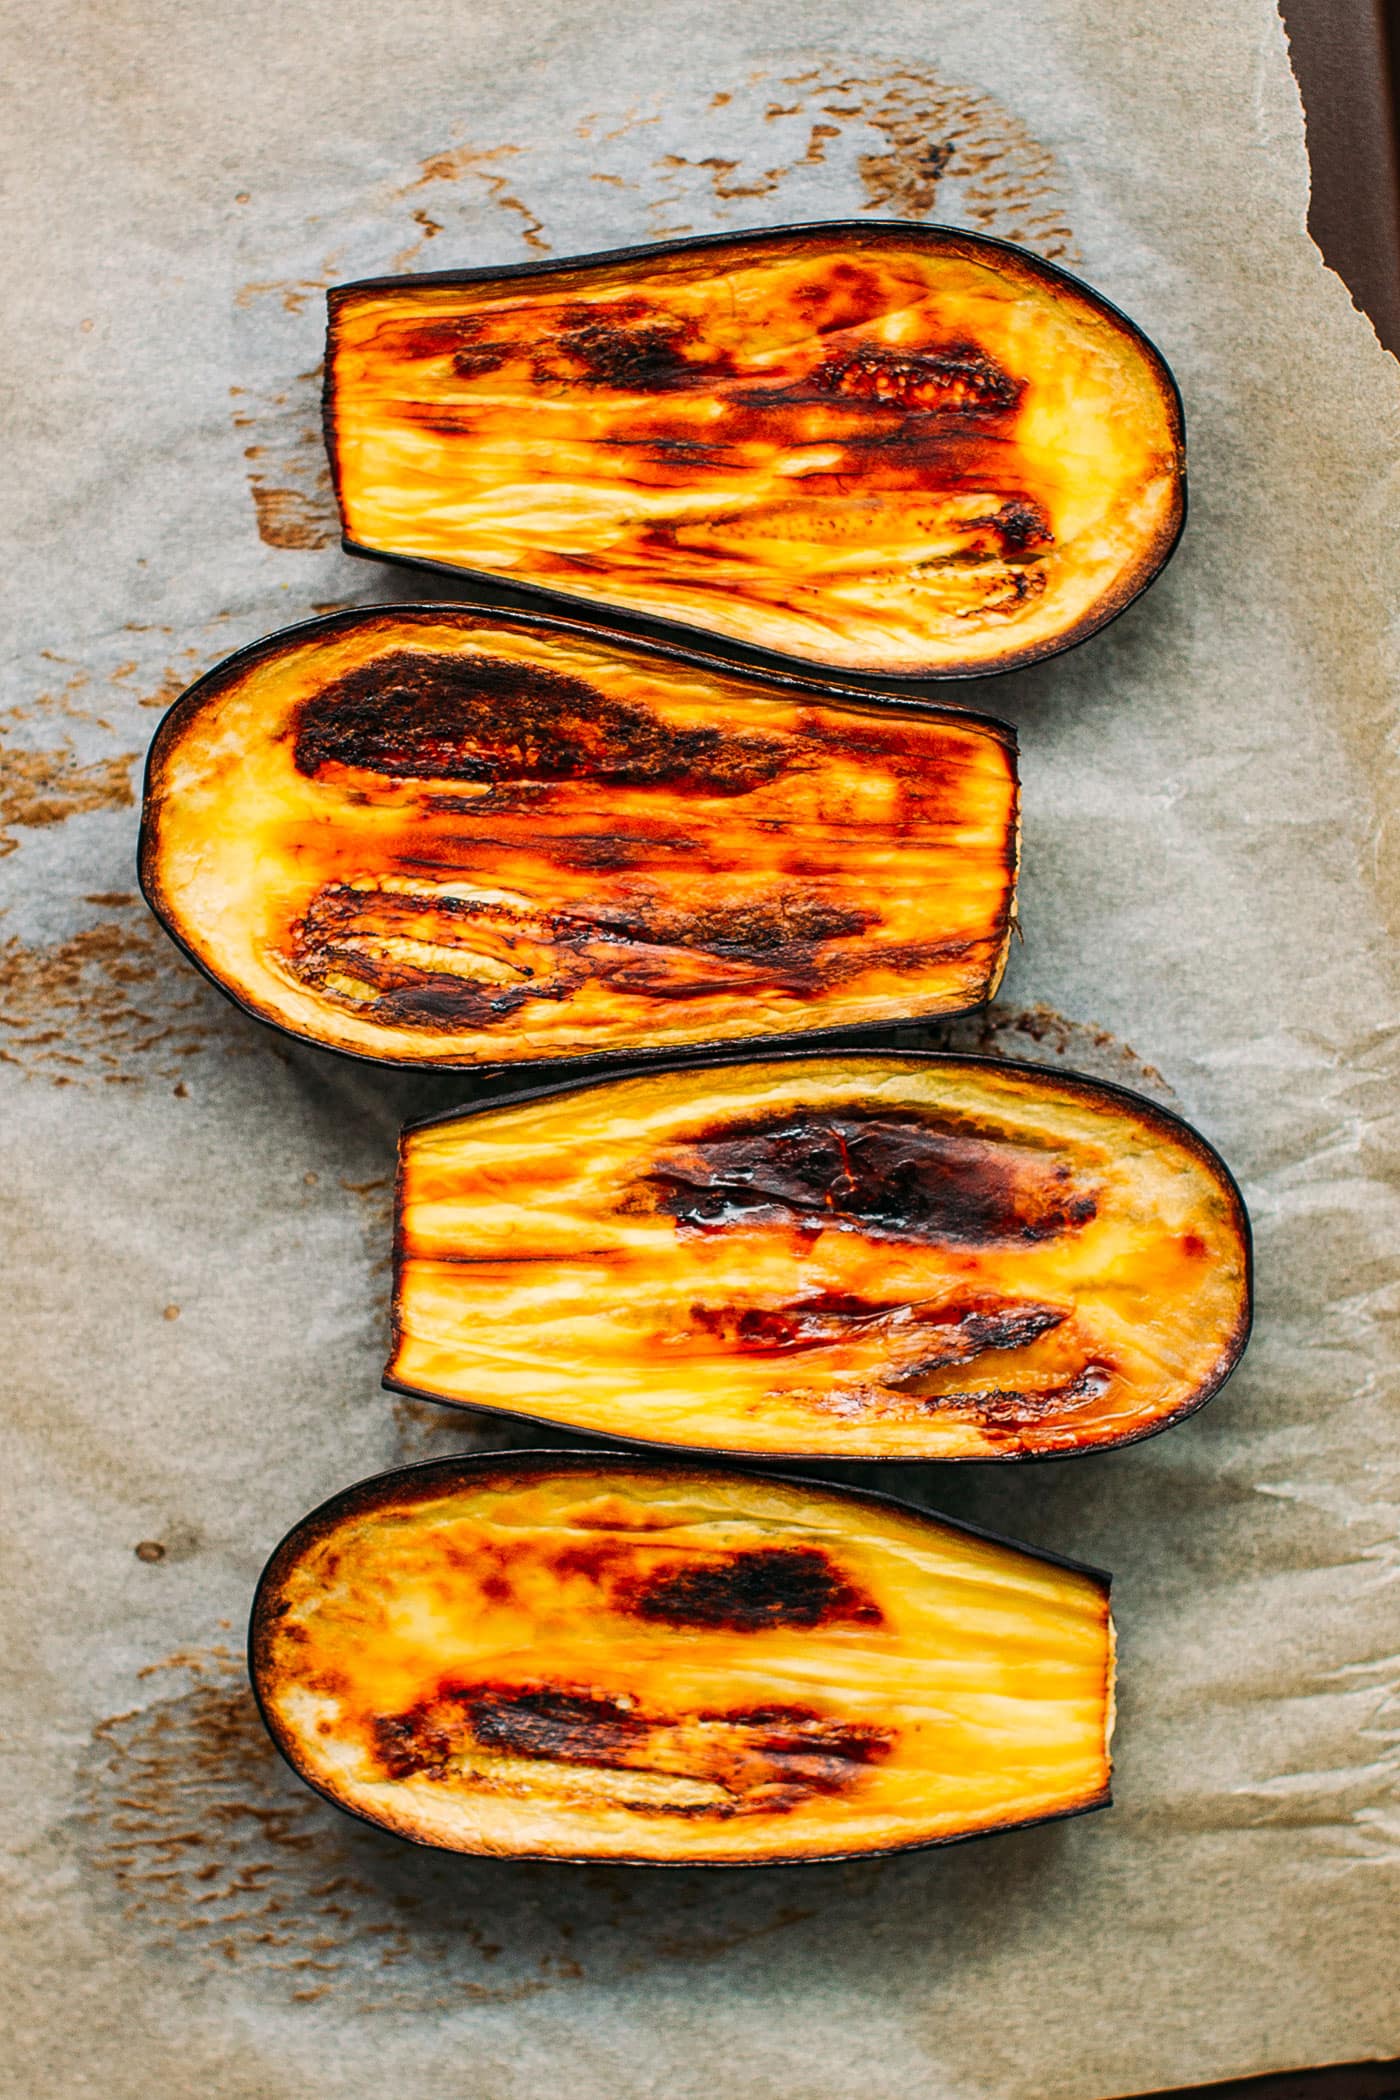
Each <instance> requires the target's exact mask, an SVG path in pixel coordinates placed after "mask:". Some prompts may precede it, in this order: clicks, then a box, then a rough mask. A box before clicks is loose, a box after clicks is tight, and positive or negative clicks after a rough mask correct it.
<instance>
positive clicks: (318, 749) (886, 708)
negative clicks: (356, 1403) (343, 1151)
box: [141, 606, 1017, 1065]
mask: <svg viewBox="0 0 1400 2100" xmlns="http://www.w3.org/2000/svg"><path fill="white" fill-rule="evenodd" d="M1016 850H1017V799H1016V748H1015V738H1014V736H1013V734H1012V732H1011V731H1010V730H1009V729H1007V728H1005V727H1004V726H1003V725H1001V724H999V723H995V722H990V721H986V720H983V719H981V718H979V717H977V716H974V715H966V714H962V713H958V712H954V711H950V710H948V709H942V708H935V707H930V706H927V705H921V704H919V703H918V702H907V703H901V702H884V703H876V704H870V703H866V702H863V701H862V700H861V698H860V696H858V695H857V696H855V697H854V698H853V697H851V696H849V695H845V696H843V695H842V694H841V693H840V692H838V691H835V690H833V689H832V688H831V687H827V686H819V685H814V684H811V683H808V682H806V681H802V680H796V679H788V678H783V677H781V676H777V677H775V676H773V675H764V674H757V673H748V672H742V671H736V670H734V669H732V668H730V667H727V666H724V665H721V664H716V663H713V662H711V661H710V660H709V659H707V658H703V657H697V656H692V655H689V654H685V653H682V652H680V651H678V650H675V649H669V648H666V647H662V646H657V645H655V644H647V643H642V642H633V641H628V640H625V639H621V638H619V637H618V636H616V635H610V634H606V633H602V632H600V631H598V630H596V629H589V628H581V627H574V626H570V625H566V624H564V623H562V622H560V621H557V620H549V619H539V618H531V617H528V616H525V615H520V614H511V613H497V612H492V613H486V612H479V611H473V610H468V609H464V608H461V607H454V606H414V607H394V606H390V607H382V608H379V609H376V610H373V611H368V612H354V613H346V614H341V615H338V616H336V617H333V618H331V619H327V620H321V621H314V622H311V623H309V624H307V625H305V626H302V627H294V628H291V629H289V630H288V631H287V632H285V633H283V634H278V635H274V636H272V637H271V639H270V640H268V641H265V642H261V643H259V644H258V645H257V646H256V647H254V648H251V649H245V650H243V651H242V652H241V653H240V654H238V655H237V656H234V657H231V658H230V659H229V660H228V661H227V662H226V663H224V664H221V665H220V666H219V667H218V669H216V670H214V671H212V672H211V673H210V674H209V675H208V677H206V678H202V679H201V680H200V681H199V683H198V684H197V685H195V686H193V687H192V688H191V689H190V691H189V692H187V693H186V694H185V695H184V696H183V698H182V699H180V700H179V701H177V702H176V704H175V706H174V707H173V708H172V709H171V711H170V713H169V714H168V715H167V716H166V717H165V720H164V721H163V722H162V723H161V725H160V728H159V730H158V731H157V733H156V738H155V742H154V745H153V746H152V751H151V758H150V764H149V767H148V769H147V778H146V798H145V810H144V816H143V823H142V845H141V870H142V885H143V887H144V889H145V893H146V896H147V899H148V900H149V902H150V904H151V906H152V909H153V910H154V911H155V913H156V916H157V917H158V918H159V919H160V920H161V921H162V923H163V924H164V925H165V927H166V929H167V930H168V931H169V932H170V933H171V934H173V935H174V937H175V939H176V940H177V941H178V942H179V943H180V944H181V946H182V947H184V949H185V950H186V952H187V953H188V954H189V955H191V956H192V957H193V958H194V960H195V961H196V962H197V963H199V964H200V965H201V967H202V968H203V969H204V970H205V971H206V972H207V973H208V974H209V976H210V977H212V978H213V980H214V982H215V983H216V984H218V985H219V986H221V987H222V989H223V990H224V991H226V992H228V993H229V994H231V996H232V997H233V998H235V999H237V1000H238V1001H239V1003H240V1004H241V1005H243V1006H244V1007H246V1008H247V1009H248V1010H249V1011H250V1012H252V1013H255V1014H258V1015H260V1016H261V1017H262V1018H263V1019H264V1020H267V1021H272V1022H274V1023H276V1024H277V1025H278V1026H279V1027H281V1028H284V1029H286V1030H287V1031H288V1032H289V1033H291V1034H293V1035H296V1036H300V1037H303V1038H305V1039H306V1040H307V1041H310V1042H314V1043H319V1044H321V1045H323V1046H325V1047H327V1048H329V1049H333V1050H343V1051H351V1052H354V1053H357V1054H358V1055H360V1056H362V1057H370V1058H378V1059H381V1060H385V1061H387V1062H390V1063H394V1064H404V1065H433V1064H437V1065H480V1064H504V1063H509V1062H511V1061H514V1060H523V1059H541V1058H569V1057H575V1058H577V1057H587V1056H594V1055H598V1054H602V1053H611V1052H617V1051H637V1050H649V1049H654V1048H657V1047H665V1046H667V1045H671V1046H676V1045H681V1044H696V1043H711V1042H715V1043H722V1042H725V1041H728V1040H731V1039H733V1038H737V1037H752V1036H765V1035H766V1036H780V1035H786V1034H790V1033H807V1032H810V1031H813V1030H816V1031H825V1030H830V1029H840V1028H848V1027H856V1026H863V1025H865V1024H868V1023H870V1022H879V1021H889V1020H894V1019H898V1018H901V1017H905V1016H914V1015H930V1014H946V1013H953V1012H958V1011H960V1010H963V1009H965V1008H967V1007H971V1006H976V1005H979V1004H980V1003H981V1002H982V1001H983V1000H984V999H987V998H989V997H990V996H991V993H992V992H993V990H994V989H995V987H996V984H997V981H998V979H999V978H1000V976H1001V971H1002V966H1003V964H1004V962H1005V958H1006V948H1007V942H1008V940H1009V937H1010V932H1011V924H1012V916H1013V912H1014V903H1015V885H1016Z"/></svg>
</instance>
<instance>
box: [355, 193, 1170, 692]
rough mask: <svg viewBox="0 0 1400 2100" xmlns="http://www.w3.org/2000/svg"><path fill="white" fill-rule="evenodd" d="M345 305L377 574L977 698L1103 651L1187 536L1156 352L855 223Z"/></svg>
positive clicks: (443, 284)
mask: <svg viewBox="0 0 1400 2100" xmlns="http://www.w3.org/2000/svg"><path fill="white" fill-rule="evenodd" d="M329 296H330V333H329V340H328V346H327V360H326V433H327V442H328V445H329V447H330V453H331V460H332V466H333V469H334V474H335V482H336V488H337V492H338V496H339V501H340V507H341V513H342V517H343V521H344V526H345V535H346V544H347V545H348V546H350V547H351V548H353V549H354V550H356V551H359V552H364V553H379V554H388V555H393V556H397V557H400V558H403V559H408V560H417V561H423V562H428V563H432V564H434V565H437V566H446V567H450V568H465V569H469V570H475V571H477V572H480V573H483V574H489V575H493V576H496V577H499V578H504V579H507V580H509V582H511V583H512V584H514V585H517V586H524V587H526V588H532V589H535V590H540V591H545V592H548V593H550V594H553V595H558V594H561V593H562V594H565V595H566V596H570V597H573V598H575V599H579V598H582V599H586V600H589V601H591V602H593V603H594V604H596V605H598V606H600V607H604V608H609V609H612V610H626V611H630V612H632V613H637V614H645V615H649V616H652V617H655V618H661V619H665V620H670V621H679V622H683V623H685V624H686V625H688V626H691V627H698V628H702V629H705V630H708V631H711V632H714V633H717V634H722V635H726V636H729V637H732V638H733V639H735V640H737V641H740V642H744V643H748V644H751V645H756V646H758V647H761V648H765V649H769V650H778V651H781V652H784V653H786V654H788V655H791V656H797V657H801V658H804V659H806V660H807V661H809V662H815V663H820V664H826V665H832V666H840V667H843V668H845V669H848V670H861V671H868V672H875V673H878V674H881V675H884V676H887V677H889V676H895V675H901V676H906V677H958V676H967V675H969V674H973V673H977V672H983V671H998V670H1005V669H1008V668H1009V667H1011V666H1012V665H1015V664H1023V663H1028V662H1030V661H1032V660H1034V659H1035V658H1038V657H1042V656H1046V655H1049V654H1052V653H1053V652H1054V651H1056V650H1058V649H1063V648H1067V647H1068V646H1069V645H1070V644H1071V643H1074V642H1077V641H1080V640H1082V639H1083V638H1084V637H1085V636H1086V635H1088V634H1091V633H1093V632H1094V631H1095V629H1097V628H1099V627H1102V626H1103V625H1104V624H1105V622H1106V621H1108V620H1110V619H1112V618H1113V617H1114V615H1115V614H1117V613H1118V612H1121V611H1122V609H1123V607H1124V606H1125V605H1126V604H1127V603H1128V602H1129V601H1130V600H1131V599H1132V598H1133V597H1135V596H1136V595H1137V593H1138V592H1139V591H1140V590H1142V589H1143V588H1144V587H1145V586H1146V585H1147V584H1148V583H1149V582H1150V581H1151V579H1152V577H1153V576H1154V575H1155V574H1156V572H1157V571H1158V569H1160V568H1161V566H1162V564H1163V563H1164V562H1165V561H1166V559H1167V557H1168V555H1169V554H1170V553H1171V551H1172V548H1173V546H1174V545H1175V543H1176V539H1177V536H1178V533H1179V532H1180V528H1181V524H1182V520H1183V517H1184V514H1185V466H1184V459H1185V454H1184V437H1183V428H1182V418H1181V404H1180V400H1179V398H1178V395H1177V392H1176V388H1175V385H1174V383H1173V381H1172V378H1171V374H1170V373H1169V371H1168V370H1167V367H1166V366H1165V364H1164V363H1163V362H1162V359H1161V357H1160V356H1159V355H1158V353H1157V352H1156V350H1154V349H1153V347H1152V345H1151V344H1150V343H1149V342H1148V341H1147V340H1146V338H1145V337H1144V336H1143V335H1142V334H1141V333H1140V331H1139V330H1138V329H1136V328H1135V327H1134V326H1133V325H1132V323H1131V322H1129V321H1128V320H1127V319H1125V317H1124V316H1123V315H1122V314H1120V313H1118V312H1117V311H1116V309H1114V308H1113V307H1111V306H1110V305H1108V303H1107V302H1106V301H1105V300H1103V299H1101V298H1099V296H1098V295H1097V294H1096V293H1095V292H1093V291H1091V290H1090V289H1089V287H1088V286H1087V285H1083V284H1080V283H1079V282H1078V281H1077V280H1076V279H1074V278H1072V277H1067V276H1066V275H1065V274H1064V272H1063V271H1060V270H1057V269H1055V268H1054V267H1052V266H1051V265H1050V264H1047V263H1044V262H1042V261H1041V260H1040V258H1039V257H1038V256H1035V255H1031V254H1029V253H1028V252H1027V251H1026V250H1024V249H1020V248H1014V247H1009V246H1007V245H1006V244H1005V243H1003V242H998V241H991V240H987V239H984V238H981V237H979V236H978V235H975V234H968V233H961V232H955V231H952V230H950V229H948V228H946V227H927V226H908V225H899V224H889V225H870V224H863V223H842V222H835V223H832V224H828V225H817V226H804V227H792V228H786V229H779V230H776V231H772V232H767V233H753V234H741V235H737V236H733V237H730V236H721V237H705V238H702V239H700V240H691V241H681V242H676V243H673V244H670V245H662V246H658V247H648V248H637V249H627V250H621V251H618V252H617V253H616V254H613V255H606V256H589V257H584V258H583V259H581V260H580V261H577V262H561V263H545V264H535V263H531V264H526V265H523V266H517V267H515V268H511V269H501V270H494V271H493V270H469V271H463V272H461V273H444V274H441V275H434V274H429V275H422V276H413V277H398V278H379V279H373V280H369V281H367V282H365V283H361V284H351V285H344V286H341V287H339V288H337V289H336V290H334V291H332V292H331V293H330V295H329Z"/></svg>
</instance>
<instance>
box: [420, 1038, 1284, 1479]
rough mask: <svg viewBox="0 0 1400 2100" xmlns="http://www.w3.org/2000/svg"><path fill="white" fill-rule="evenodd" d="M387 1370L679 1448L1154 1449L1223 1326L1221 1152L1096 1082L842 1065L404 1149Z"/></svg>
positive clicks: (658, 1094) (870, 1061)
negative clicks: (1139, 1441)
mask: <svg viewBox="0 0 1400 2100" xmlns="http://www.w3.org/2000/svg"><path fill="white" fill-rule="evenodd" d="M396 1245H397V1255H396V1273H395V1296H394V1322H395V1327H394V1342H393V1350H392V1354H391V1357H390V1361H389V1366H388V1377H389V1379H390V1381H391V1382H392V1383H394V1384H396V1385H400V1386H403V1387H405V1388H406V1389H408V1390H410V1391H414V1392H420V1393H424V1394H428V1395H431V1396H433V1397H435V1398H440V1399H448V1400H455V1401H459V1402H462V1403H464V1404H466V1405H469V1406H473V1407H483V1406H493V1407H500V1408H503V1409H506V1410H509V1411H513V1412H518V1413H520V1414H524V1415H531V1416H535V1417H538V1418H540V1419H543V1420H546V1421H549V1422H552V1423H557V1424H562V1425H567V1426H568V1427H570V1428H573V1429H579V1430H587V1431H591V1432H594V1433H603V1434H607V1435H610V1436H616V1437H624V1438H628V1439H632V1440H642V1441H649V1442H655V1443H660V1444H670V1445H675V1446H692V1447H702V1448H706V1449H710V1450H721V1451H733V1452H745V1453H749V1454H752V1455H755V1456H758V1455H787V1456H811V1457H816V1456H821V1457H828V1458H903V1459H919V1458H928V1459H948V1458H959V1459H963V1458H973V1459H985V1458H997V1459H1000V1458H1019V1457H1026V1456H1036V1455H1053V1454H1061V1455H1063V1454H1067V1453H1073V1452H1079V1451H1088V1450H1094V1449H1102V1448H1104V1447H1106V1446H1110V1445H1113V1444H1119V1443H1124V1442H1131V1441H1133V1440H1134V1439H1136V1438H1138V1437H1142V1436H1146V1435H1149V1434H1151V1433H1152V1432H1153V1431H1154V1430H1156V1429H1160V1428H1161V1427H1163V1426H1164V1424H1166V1423H1168V1422H1170V1421H1173V1420H1175V1419H1177V1418H1179V1417H1180V1416H1182V1415H1184V1414H1187V1413H1189V1412H1190V1411H1191V1410H1192V1409H1193V1408H1195V1407H1197V1406H1199V1405H1200V1404H1201V1403H1202V1401H1204V1400H1205V1399H1207V1398H1209V1397H1210V1395H1211V1394H1212V1393H1214V1392H1215V1391H1216V1390H1217V1389H1218V1388H1219V1386H1220V1385H1221V1384H1222V1383H1223V1382H1224V1380H1225V1378H1226V1377H1227V1376H1228V1375H1229V1372H1230V1370H1231V1368H1232V1367H1233V1365H1234V1363H1235V1362H1236V1360H1237V1359H1238V1357H1239V1354H1240V1352H1241V1350H1242V1349H1243V1347H1244V1342H1245V1338H1246V1335H1247V1333H1248V1327H1249V1309H1250V1249H1249V1228H1248V1222H1247V1220H1246V1217H1245V1213H1244V1208H1243V1205H1242V1203H1241V1201H1240V1198H1239V1195H1238V1192H1237V1191H1236V1189H1235V1186H1234V1183H1233V1182H1232V1181H1231V1179H1230V1176H1229V1174H1228V1172H1227V1171H1226V1169H1225V1167H1224V1166H1223V1165H1222V1163H1221V1161H1220V1160H1219V1158H1218V1157H1217V1156H1216V1154H1215V1153H1213V1152H1212V1151H1211V1149H1210V1148H1209V1146H1207V1145H1206V1144H1205V1143H1204V1142H1203V1141H1202V1140H1201V1139H1200V1138H1199V1137H1197V1136H1196V1134H1195V1133H1194V1132H1193V1131H1191V1130H1190V1129H1189V1128H1188V1127H1187V1126H1186V1125H1185V1124H1183V1123H1181V1122H1180V1121H1179V1120H1178V1119H1177V1118H1176V1117H1174V1116H1171V1115H1169V1114H1167V1113H1166V1112H1165V1111H1163V1110H1162V1109H1159V1108H1158V1107H1156V1106H1155V1104H1153V1103H1151V1102H1148V1101H1145V1100H1143V1099H1142V1098H1141V1097H1139V1096H1135V1095H1131V1094H1127V1093H1124V1092H1123V1091H1121V1090H1120V1089H1117V1088H1113V1087H1106V1086H1099V1085H1096V1084H1095V1083H1093V1082H1091V1081H1087V1080H1077V1079H1075V1078H1073V1077H1070V1076H1067V1075H1064V1074H1061V1073H1057V1072H1049V1071H1046V1070H1044V1069H1041V1068H1038V1067H1033V1066H1017V1065H1011V1064H999V1063H996V1062H993V1061H990V1060H980V1061H979V1060H964V1059H957V1058H945V1057H930V1056H925V1057H919V1056H917V1055H915V1056H904V1057H896V1056H873V1055H869V1054H861V1053H855V1052H843V1053H840V1054H830V1055H828V1054H822V1055H812V1056H809V1057H805V1058H791V1059H781V1060H780V1059H774V1060H772V1061H771V1062H767V1063H764V1062H756V1063H728V1064H723V1065H709V1066H693V1067H691V1068H689V1069H685V1070H673V1071H669V1072H656V1073H652V1074H648V1075H646V1076H637V1077H630V1078H626V1079H620V1080H616V1081H613V1082H611V1083H607V1084H598V1085H592V1086H586V1087H579V1088H577V1089H574V1090H560V1091H558V1092H556V1093H553V1094H551V1095H550V1096H548V1097H545V1098H541V1099H539V1100H536V1101H526V1102H523V1103H520V1104H517V1105H511V1104H508V1103H505V1104H501V1105H500V1106H497V1107H490V1108H483V1109H480V1110H477V1111H471V1112H468V1113H466V1114H464V1115H462V1116H460V1117H455V1118H454V1117H448V1118H445V1119H442V1120H440V1121H438V1122H435V1123H431V1124H426V1125H424V1126H422V1127H420V1128H418V1129H412V1130H409V1131H407V1132H406V1133H405V1135H404V1139H403V1143H402V1150H401V1167H400V1175H399V1189H398V1232H397V1241H396Z"/></svg>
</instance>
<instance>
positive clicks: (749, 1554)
mask: <svg viewBox="0 0 1400 2100" xmlns="http://www.w3.org/2000/svg"><path fill="white" fill-rule="evenodd" d="M620 1601H621V1604H622V1608H623V1609H624V1610H625V1611H628V1612H630V1613H631V1614H632V1615H633V1616H634V1617H636V1618H639V1619H653V1620H656V1621H657V1622H658V1623H659V1624H661V1625H664V1626H689V1627H695V1628H701V1627H711V1628H715V1629H723V1630H724V1631H726V1632H730V1633H761V1632H764V1631H767V1630H770V1629H774V1628H783V1627H786V1628H812V1627H816V1626H838V1625H849V1626H878V1625H879V1624H880V1623H881V1622H882V1619H883V1616H884V1615H883V1613H882V1612H881V1610H880V1607H879V1605H878V1604H877V1603H876V1602H875V1600H874V1598H873V1597H871V1596H869V1595H868V1594H867V1593H866V1592H865V1591H864V1590H862V1589H861V1588H860V1586H859V1585H858V1584H857V1583H855V1582H853V1581H852V1580H851V1578H850V1577H849V1576H848V1575H846V1574H845V1573H843V1571H842V1570H841V1569H840V1568H839V1567H838V1566H837V1565H836V1564H835V1563H834V1562H833V1561H832V1560H831V1558H830V1557H829V1556H828V1555H827V1554H826V1553H823V1552H822V1550H821V1549H820V1547H817V1546H760V1547H754V1548H751V1549H749V1550H747V1551H745V1552H741V1553H727V1554H722V1555H720V1556H718V1557H717V1558H715V1559H713V1560H711V1559H704V1560H700V1559H696V1560H689V1561H686V1562H684V1563H682V1564H681V1565H680V1566H678V1567H673V1568H662V1569H660V1570H657V1571H656V1572H654V1573H651V1574H648V1575H647V1576H646V1578H645V1579H644V1580H642V1581H639V1582H637V1583H635V1584H634V1585H632V1586H630V1587H629V1588H628V1589H627V1590H626V1591H625V1592H624V1594H623V1596H622V1599H621V1600H620Z"/></svg>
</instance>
